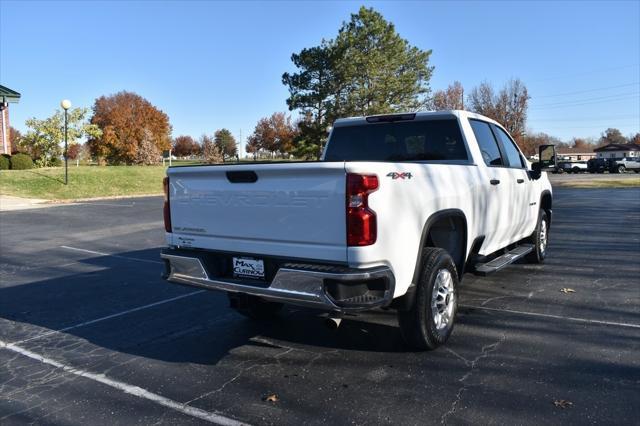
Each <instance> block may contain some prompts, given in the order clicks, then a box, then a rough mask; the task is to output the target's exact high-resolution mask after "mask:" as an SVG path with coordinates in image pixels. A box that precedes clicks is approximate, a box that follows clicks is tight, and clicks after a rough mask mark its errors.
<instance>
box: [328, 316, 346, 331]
mask: <svg viewBox="0 0 640 426" xmlns="http://www.w3.org/2000/svg"><path fill="white" fill-rule="evenodd" d="M340 323H342V318H336V317H329V318H327V319H326V320H325V321H324V325H326V326H327V328H328V329H329V330H337V329H338V327H340Z"/></svg>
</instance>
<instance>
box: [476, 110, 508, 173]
mask: <svg viewBox="0 0 640 426" xmlns="http://www.w3.org/2000/svg"><path fill="white" fill-rule="evenodd" d="M469 123H470V124H471V128H472V129H473V133H474V134H475V135H476V139H477V141H478V146H479V147H480V153H482V159H483V160H484V163H485V164H486V165H487V166H502V165H503V163H502V157H501V156H500V150H499V149H498V143H497V142H496V139H495V138H494V137H493V132H492V131H491V127H489V123H485V122H484V121H478V120H469Z"/></svg>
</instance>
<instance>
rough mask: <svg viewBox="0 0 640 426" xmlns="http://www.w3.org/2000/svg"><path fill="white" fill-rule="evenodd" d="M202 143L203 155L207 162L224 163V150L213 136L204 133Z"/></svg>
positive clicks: (201, 138)
mask: <svg viewBox="0 0 640 426" xmlns="http://www.w3.org/2000/svg"><path fill="white" fill-rule="evenodd" d="M200 145H201V146H202V155H203V156H204V159H205V161H206V162H207V163H222V152H221V151H220V148H219V147H218V146H217V145H216V142H215V140H214V138H213V137H211V136H209V135H202V136H201V137H200Z"/></svg>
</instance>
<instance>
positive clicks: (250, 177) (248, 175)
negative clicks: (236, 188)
mask: <svg viewBox="0 0 640 426" xmlns="http://www.w3.org/2000/svg"><path fill="white" fill-rule="evenodd" d="M227 179H229V182H231V183H254V182H255V181H257V180H258V175H257V174H256V172H254V171H252V170H249V171H237V172H227Z"/></svg>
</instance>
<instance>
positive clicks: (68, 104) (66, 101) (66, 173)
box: [60, 99, 71, 185]
mask: <svg viewBox="0 0 640 426" xmlns="http://www.w3.org/2000/svg"><path fill="white" fill-rule="evenodd" d="M60 106H61V107H62V109H63V110H64V184H65V185H66V184H67V183H68V182H69V171H68V166H67V160H68V158H67V148H68V146H67V110H68V109H69V108H71V101H70V100H69V99H64V100H63V101H62V102H60Z"/></svg>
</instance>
